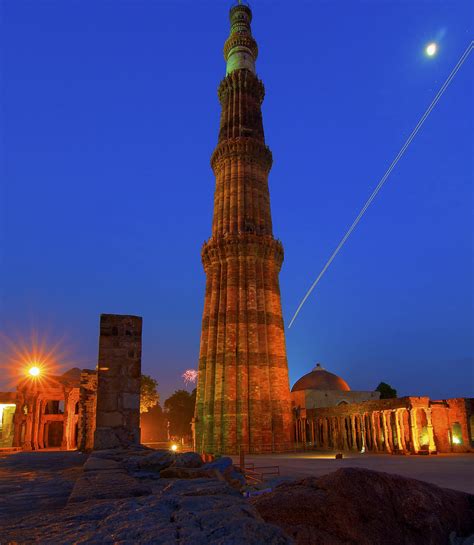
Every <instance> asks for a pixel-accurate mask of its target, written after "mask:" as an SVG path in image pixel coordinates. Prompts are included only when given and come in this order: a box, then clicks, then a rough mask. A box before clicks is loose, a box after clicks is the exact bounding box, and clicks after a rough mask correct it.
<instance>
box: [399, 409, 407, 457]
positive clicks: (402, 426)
mask: <svg viewBox="0 0 474 545" xmlns="http://www.w3.org/2000/svg"><path fill="white" fill-rule="evenodd" d="M404 414H405V409H399V411H398V418H399V422H400V432H401V434H402V447H403V452H405V453H407V452H408V447H407V442H406V437H405V423H404Z"/></svg>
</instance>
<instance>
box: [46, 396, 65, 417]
mask: <svg viewBox="0 0 474 545" xmlns="http://www.w3.org/2000/svg"><path fill="white" fill-rule="evenodd" d="M44 414H64V399H61V400H59V399H50V400H48V401H47V402H46V405H45V408H44Z"/></svg>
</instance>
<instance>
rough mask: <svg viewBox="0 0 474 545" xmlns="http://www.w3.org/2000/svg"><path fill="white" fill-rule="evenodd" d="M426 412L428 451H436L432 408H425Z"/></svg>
mask: <svg viewBox="0 0 474 545" xmlns="http://www.w3.org/2000/svg"><path fill="white" fill-rule="evenodd" d="M425 413H426V428H427V431H428V451H429V452H436V443H435V440H434V434H433V421H432V419H431V409H430V408H428V409H425Z"/></svg>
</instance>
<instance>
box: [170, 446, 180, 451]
mask: <svg viewBox="0 0 474 545" xmlns="http://www.w3.org/2000/svg"><path fill="white" fill-rule="evenodd" d="M170 450H172V451H173V452H176V451H177V450H178V445H171V447H170Z"/></svg>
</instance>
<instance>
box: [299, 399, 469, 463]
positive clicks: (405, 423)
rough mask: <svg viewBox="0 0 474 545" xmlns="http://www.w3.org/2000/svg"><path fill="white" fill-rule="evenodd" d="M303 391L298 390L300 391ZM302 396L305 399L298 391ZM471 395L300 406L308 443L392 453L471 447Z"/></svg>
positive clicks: (301, 432) (301, 434)
mask: <svg viewBox="0 0 474 545" xmlns="http://www.w3.org/2000/svg"><path fill="white" fill-rule="evenodd" d="M298 393H299V392H298ZM298 399H302V396H299V398H298ZM472 406H473V403H472V401H471V400H470V399H466V398H459V399H448V400H443V401H431V400H430V399H429V398H428V397H402V398H396V399H381V400H377V401H375V400H374V401H365V402H363V403H351V404H347V405H338V406H336V407H322V408H315V409H306V408H304V407H300V408H299V409H298V410H295V416H296V421H295V435H296V439H297V442H298V443H300V444H302V445H303V446H309V447H313V448H323V449H338V450H339V449H340V450H357V451H363V452H365V451H372V452H387V453H390V454H391V453H413V454H418V453H423V454H427V453H435V452H469V451H472V446H473V443H472V437H471V436H470V429H469V425H470V419H471V416H472V411H471V407H472Z"/></svg>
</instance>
